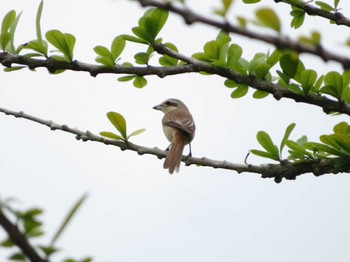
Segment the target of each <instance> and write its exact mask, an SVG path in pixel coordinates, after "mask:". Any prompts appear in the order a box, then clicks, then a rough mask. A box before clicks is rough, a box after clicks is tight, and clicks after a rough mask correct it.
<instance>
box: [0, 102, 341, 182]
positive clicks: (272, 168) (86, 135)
mask: <svg viewBox="0 0 350 262" xmlns="http://www.w3.org/2000/svg"><path fill="white" fill-rule="evenodd" d="M0 112H2V113H4V114H6V115H12V116H14V117H16V118H24V119H27V120H30V121H33V122H36V123H38V124H41V125H45V126H47V127H49V128H50V129H51V130H61V131H63V132H67V133H71V134H74V135H76V138H77V139H78V140H82V141H84V142H85V141H93V142H99V143H103V144H106V145H113V146H116V147H119V148H120V149H121V150H122V151H124V150H131V151H135V152H137V153H138V154H139V155H144V154H148V155H154V156H156V157H157V158H159V159H162V158H164V157H165V156H166V154H167V152H166V151H164V150H161V149H158V148H148V147H144V146H140V145H136V144H133V143H131V142H124V141H120V140H110V139H105V138H103V137H100V136H98V135H95V134H93V133H91V132H90V131H85V132H84V131H80V130H79V129H76V128H71V127H68V126H67V125H60V124H57V123H54V122H53V121H48V120H43V119H40V118H38V117H35V116H31V115H28V114H26V113H24V112H22V111H20V112H15V111H12V110H8V109H5V108H1V107H0ZM182 161H183V162H184V163H185V164H186V166H189V165H197V166H207V167H213V168H220V169H228V170H233V171H236V172H237V173H242V172H249V173H257V174H261V177H262V178H274V179H275V181H276V182H281V180H282V178H285V179H288V180H293V179H295V178H296V177H297V176H299V175H302V174H305V173H313V174H314V175H316V176H320V175H323V174H326V173H332V172H330V169H331V168H332V167H333V165H334V163H333V162H332V161H331V160H330V159H329V160H325V159H323V160H314V161H309V162H303V163H291V162H289V161H283V162H281V163H280V164H266V165H260V166H258V165H251V164H235V163H231V162H228V161H219V160H214V159H209V158H206V157H201V158H198V157H186V156H183V157H182ZM336 173H339V171H337V172H336ZM334 174H335V173H334Z"/></svg>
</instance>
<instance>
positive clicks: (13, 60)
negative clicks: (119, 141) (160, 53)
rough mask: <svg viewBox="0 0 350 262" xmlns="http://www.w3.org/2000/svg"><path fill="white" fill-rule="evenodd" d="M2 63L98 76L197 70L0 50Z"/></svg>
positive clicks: (186, 67) (183, 67)
mask: <svg viewBox="0 0 350 262" xmlns="http://www.w3.org/2000/svg"><path fill="white" fill-rule="evenodd" d="M0 63H1V64H2V65H3V66H5V67H8V68H10V67H11V66H12V64H19V65H26V66H28V67H29V68H30V69H36V68H40V67H43V68H47V70H48V71H49V72H55V71H57V70H71V71H84V72H88V73H90V75H91V76H93V77H96V76H97V75H99V74H136V75H140V76H145V75H157V76H159V77H161V78H163V77H165V76H170V75H177V74H182V73H189V72H197V70H195V68H194V67H193V66H192V65H181V66H168V67H159V66H155V67H153V66H152V67H151V66H149V67H126V66H119V65H116V66H115V67H106V66H100V65H93V64H88V63H83V62H79V61H76V60H75V61H73V62H71V63H69V62H64V61H58V60H55V59H52V58H47V59H34V58H28V57H25V56H20V55H13V54H10V53H6V52H0Z"/></svg>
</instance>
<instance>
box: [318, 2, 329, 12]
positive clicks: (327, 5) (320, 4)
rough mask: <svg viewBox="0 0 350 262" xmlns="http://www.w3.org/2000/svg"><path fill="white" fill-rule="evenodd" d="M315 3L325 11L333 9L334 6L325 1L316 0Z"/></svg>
mask: <svg viewBox="0 0 350 262" xmlns="http://www.w3.org/2000/svg"><path fill="white" fill-rule="evenodd" d="M315 4H316V5H318V6H319V7H320V8H321V9H322V10H324V11H327V12H332V11H334V8H333V7H332V6H330V5H329V4H327V3H325V2H322V1H316V2H315Z"/></svg>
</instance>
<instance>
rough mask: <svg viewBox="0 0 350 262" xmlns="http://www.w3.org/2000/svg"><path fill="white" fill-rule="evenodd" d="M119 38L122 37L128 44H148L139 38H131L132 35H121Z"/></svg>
mask: <svg viewBox="0 0 350 262" xmlns="http://www.w3.org/2000/svg"><path fill="white" fill-rule="evenodd" d="M121 37H123V38H124V39H125V40H126V41H129V42H134V43H138V44H146V45H147V44H148V42H147V41H145V40H143V39H141V38H138V37H135V36H132V35H121Z"/></svg>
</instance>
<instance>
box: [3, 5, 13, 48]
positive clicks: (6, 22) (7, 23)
mask: <svg viewBox="0 0 350 262" xmlns="http://www.w3.org/2000/svg"><path fill="white" fill-rule="evenodd" d="M15 19H16V11H15V10H11V11H9V12H8V13H7V14H6V15H5V17H4V19H3V20H2V23H1V35H2V34H4V33H7V32H8V31H9V30H10V27H11V25H12V23H13V22H14V21H15ZM2 47H3V48H5V46H2Z"/></svg>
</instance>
